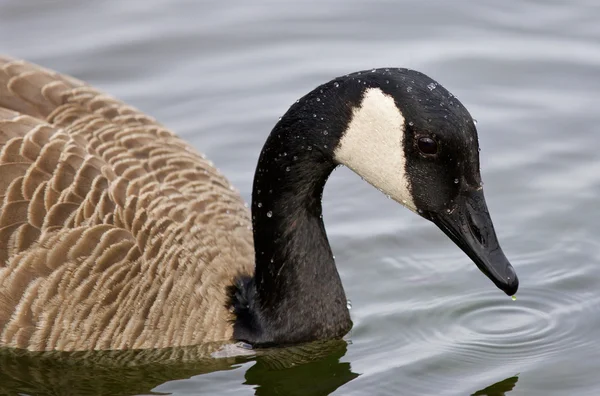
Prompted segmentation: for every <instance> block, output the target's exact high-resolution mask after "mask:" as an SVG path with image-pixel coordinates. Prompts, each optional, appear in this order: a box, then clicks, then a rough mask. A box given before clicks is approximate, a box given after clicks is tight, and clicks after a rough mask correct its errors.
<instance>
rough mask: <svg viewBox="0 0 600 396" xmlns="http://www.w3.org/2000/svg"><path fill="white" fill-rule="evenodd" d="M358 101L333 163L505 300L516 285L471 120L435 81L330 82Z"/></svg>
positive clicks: (391, 77) (399, 74) (376, 75)
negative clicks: (435, 235)
mask: <svg viewBox="0 0 600 396" xmlns="http://www.w3.org/2000/svg"><path fill="white" fill-rule="evenodd" d="M333 85H334V87H336V88H337V89H338V90H340V89H341V90H344V89H345V90H347V91H348V93H346V94H342V96H345V95H350V96H356V95H359V98H360V99H359V100H358V101H357V103H358V104H357V105H356V106H354V108H353V109H352V114H351V117H350V119H349V123H348V124H347V127H346V128H345V130H344V131H342V133H341V135H340V136H339V140H338V143H337V145H336V146H335V149H334V150H333V157H334V159H335V161H336V162H337V163H339V164H343V165H345V166H347V167H348V168H350V169H352V170H353V171H354V172H356V173H357V174H359V175H360V176H361V177H362V178H363V179H365V180H366V181H367V182H369V183H370V184H372V185H373V186H374V187H376V188H377V189H379V190H380V191H382V192H383V193H384V194H386V195H387V196H389V197H390V198H392V199H394V200H395V201H397V202H399V203H400V204H402V205H404V206H405V207H407V208H408V209H410V210H412V211H413V212H415V213H416V214H418V215H419V216H421V217H424V218H425V219H427V220H430V221H432V222H433V223H434V224H435V225H437V226H438V227H439V228H440V229H441V230H442V231H443V232H444V233H445V234H446V235H447V236H448V237H449V238H450V239H451V240H452V241H453V242H454V243H455V244H456V245H457V246H458V247H460V248H461V249H462V250H463V251H464V252H465V253H466V254H467V255H468V256H469V257H470V258H471V260H472V261H473V262H474V263H475V264H476V265H477V267H478V268H479V269H480V270H481V271H482V272H483V273H484V274H485V275H486V276H487V277H488V278H489V279H490V280H492V282H494V284H495V285H496V286H497V287H498V288H500V289H501V290H503V291H504V292H505V293H507V294H508V295H513V294H515V293H516V291H517V289H518V285H519V281H518V278H517V275H516V273H515V270H514V269H513V267H512V265H511V264H510V263H509V261H508V260H507V258H506V257H505V255H504V253H503V252H502V249H501V247H500V245H499V243H498V239H497V237H496V233H495V231H494V225H493V223H492V219H491V217H490V214H489V212H488V209H487V205H486V202H485V198H484V194H483V183H482V181H481V175H480V169H479V143H478V138H477V128H476V125H475V122H474V120H473V119H472V117H471V115H470V114H469V112H468V111H467V109H466V108H465V107H464V106H463V105H462V104H461V102H460V101H459V100H458V99H457V98H456V97H455V96H453V95H452V94H451V93H450V92H448V91H447V90H446V89H445V88H443V87H442V86H441V85H440V84H438V83H437V82H436V81H434V80H432V79H431V78H429V77H427V76H426V75H424V74H422V73H419V72H417V71H413V70H408V69H395V70H390V69H380V70H374V71H371V72H366V73H365V72H362V73H357V74H354V75H349V76H347V77H346V78H344V79H342V80H340V81H336V82H334V83H333Z"/></svg>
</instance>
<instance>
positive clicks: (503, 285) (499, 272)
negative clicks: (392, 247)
mask: <svg viewBox="0 0 600 396" xmlns="http://www.w3.org/2000/svg"><path fill="white" fill-rule="evenodd" d="M455 204H456V205H455V206H454V207H453V209H451V211H450V213H447V212H444V213H428V215H429V217H430V219H431V221H433V222H434V223H435V224H436V225H437V226H438V227H439V228H440V229H441V230H442V231H444V233H445V234H446V235H448V237H450V239H452V241H454V243H456V244H457V245H458V246H459V247H460V248H461V249H462V250H463V251H464V252H465V253H466V254H467V255H468V256H469V257H470V258H471V260H473V262H474V263H475V264H476V265H477V267H478V268H479V269H480V270H481V271H482V272H483V273H484V274H485V275H486V276H487V277H488V278H490V279H491V280H492V282H494V284H495V285H496V286H497V287H498V288H499V289H500V290H502V291H504V292H505V293H506V294H508V295H509V296H512V295H514V294H515V293H516V292H517V289H518V288H519V279H518V278H517V274H516V272H515V270H514V268H513V267H512V265H511V264H510V263H509V262H508V259H507V258H506V256H504V253H503V252H502V248H500V244H499V243H498V238H497V237H496V232H495V231H494V224H493V223H492V219H491V217H490V214H489V212H488V209H487V205H486V203H485V199H484V197H483V190H482V189H479V190H471V191H469V192H464V193H462V194H461V195H460V196H459V197H458V199H457V201H456V202H455Z"/></svg>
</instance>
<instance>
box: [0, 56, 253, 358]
mask: <svg viewBox="0 0 600 396" xmlns="http://www.w3.org/2000/svg"><path fill="white" fill-rule="evenodd" d="M253 262H254V253H253V247H252V234H251V231H250V219H249V212H248V210H247V209H246V208H245V206H244V203H243V201H242V200H241V198H240V196H239V194H238V193H237V192H236V191H235V190H234V189H233V187H232V186H231V185H230V184H229V182H228V181H227V180H226V179H225V178H224V177H223V176H222V175H220V174H219V173H218V172H217V170H216V169H215V168H214V167H213V166H212V165H211V163H210V162H209V161H208V160H206V159H204V158H203V156H201V155H200V154H198V153H197V152H196V151H195V150H194V149H193V148H192V147H190V146H189V145H188V144H186V143H185V142H184V141H182V140H181V139H180V138H178V137H177V136H176V135H174V134H173V133H172V132H171V131H169V130H167V129H165V128H164V127H163V126H161V125H160V124H158V123H157V122H156V121H155V120H154V119H152V118H150V117H148V116H146V115H144V114H142V113H141V112H139V111H137V110H136V109H134V108H132V107H129V106H126V105H125V104H123V103H121V102H119V101H118V100H115V99H114V98H111V97H109V96H107V95H105V94H103V93H101V92H99V91H97V90H95V89H93V88H92V87H90V86H88V85H86V84H84V83H83V82H81V81H78V80H75V79H72V78H70V77H67V76H63V75H60V74H58V73H55V72H52V71H49V70H45V69H42V68H41V67H38V66H36V65H33V64H30V63H26V62H23V61H15V60H11V59H8V58H2V57H0V346H11V347H18V348H26V349H29V350H56V349H58V350H90V349H129V348H162V347H171V346H184V345H193V344H199V343H203V342H210V341H221V340H227V339H230V338H231V334H232V329H231V323H230V320H231V319H232V318H231V313H230V312H229V311H228V309H227V307H226V302H227V295H226V289H227V287H228V286H229V285H231V284H232V283H233V279H234V278H235V276H237V275H239V274H246V275H248V274H251V273H252V271H253Z"/></svg>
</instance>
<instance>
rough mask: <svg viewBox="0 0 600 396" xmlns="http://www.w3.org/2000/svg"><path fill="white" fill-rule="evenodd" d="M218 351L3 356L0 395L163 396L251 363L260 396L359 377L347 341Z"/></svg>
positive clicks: (323, 387) (312, 390)
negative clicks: (163, 389)
mask: <svg viewBox="0 0 600 396" xmlns="http://www.w3.org/2000/svg"><path fill="white" fill-rule="evenodd" d="M215 349H216V347H215V346H211V347H209V348H188V349H186V348H178V349H167V350H161V351H125V352H110V353H106V352H104V353H100V352H86V353H69V354H66V353H28V352H24V351H14V350H2V351H0V394H10V395H13V394H15V393H20V394H28V395H81V396H87V395H111V396H118V395H122V396H125V395H139V394H163V393H159V392H153V391H152V390H153V389H155V388H156V387H158V386H159V385H161V384H164V383H165V382H168V381H172V380H177V379H184V378H190V377H192V376H195V375H199V374H206V373H210V372H214V371H221V370H230V369H234V368H236V367H237V365H238V364H240V363H244V362H247V361H249V360H255V361H256V364H254V365H253V366H252V367H251V368H250V369H249V370H248V371H247V372H246V384H248V385H254V386H255V388H256V391H255V392H256V394H257V395H261V396H265V395H328V394H329V393H331V392H333V391H334V390H336V389H337V388H339V387H340V386H342V385H343V384H345V383H347V382H349V381H351V380H353V379H354V378H356V377H358V374H356V373H353V372H352V371H351V369H350V364H349V363H345V362H340V358H342V357H343V356H344V355H345V353H346V349H347V344H346V342H344V341H332V342H326V343H313V344H308V345H305V346H300V347H293V348H286V349H280V350H267V351H261V352H260V353H259V355H258V356H255V357H252V358H249V357H242V356H240V357H232V358H220V359H212V358H207V355H208V353H210V352H212V351H214V350H215ZM307 384H310V386H309V387H307ZM198 391H199V392H201V389H198Z"/></svg>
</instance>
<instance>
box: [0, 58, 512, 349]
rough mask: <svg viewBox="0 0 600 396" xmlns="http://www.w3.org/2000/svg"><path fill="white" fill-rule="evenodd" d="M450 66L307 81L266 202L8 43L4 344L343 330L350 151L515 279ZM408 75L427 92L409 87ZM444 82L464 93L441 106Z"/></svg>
mask: <svg viewBox="0 0 600 396" xmlns="http://www.w3.org/2000/svg"><path fill="white" fill-rule="evenodd" d="M407 79H408V82H407ZM386 81H387V82H386ZM434 83H435V82H433V80H431V79H429V78H428V77H426V76H424V75H422V74H420V73H417V72H413V71H410V70H406V69H398V70H397V71H396V70H394V71H392V72H390V71H389V70H387V69H386V70H383V69H380V70H377V71H376V72H372V73H370V74H369V73H365V75H364V77H362V76H361V74H360V73H358V74H355V75H351V76H345V77H340V78H338V79H336V80H332V81H331V82H329V83H327V84H324V85H323V86H321V87H319V88H317V89H316V90H314V91H313V92H311V93H310V94H308V95H307V96H305V97H304V98H302V99H301V100H300V101H298V102H297V103H296V104H295V105H293V106H292V107H291V108H290V110H289V111H288V113H286V115H285V116H284V117H283V118H282V120H280V122H279V123H278V124H277V125H276V126H275V128H274V130H273V132H272V133H271V135H270V136H269V138H268V140H267V143H266V144H265V147H264V148H263V151H262V153H261V157H260V159H259V163H258V166H257V172H256V176H255V180H254V191H253V201H252V216H251V215H250V211H249V210H248V208H247V207H246V206H245V205H244V202H243V200H242V199H241V197H240V196H239V194H238V193H237V192H236V190H235V189H234V188H233V187H232V186H231V185H230V183H229V182H228V181H227V180H226V179H225V178H224V177H223V176H222V175H221V174H220V173H219V172H218V171H217V170H216V169H215V168H214V167H213V166H212V164H211V162H210V161H208V160H207V159H205V158H204V157H203V156H202V155H201V154H200V153H198V152H197V151H196V150H195V149H194V148H192V147H191V146H190V145H188V144H187V143H185V142H184V141H183V140H181V139H180V138H178V137H177V136H176V135H175V134H174V133H172V132H171V131H169V130H168V129H166V128H165V127H163V126H162V125H160V124H159V123H158V122H156V121H155V120H154V119H152V118H150V117H148V116H147V115H145V114H142V113H141V112H139V111H138V110H136V109H134V108H132V107H130V106H127V105H125V104H124V103H122V102H120V101H118V100H116V99H114V98H112V97H110V96H107V95H105V94H104V93H102V92H99V91H97V90H95V89H94V88H92V87H90V86H89V85H86V84H85V83H83V82H81V81H78V80H76V79H73V78H71V77H68V76H64V75H61V74H59V73H56V72H53V71H50V70H46V69H43V68H41V67H39V66H36V65H33V64H31V63H27V62H25V61H20V60H12V59H9V58H2V57H0V346H5V347H14V348H23V349H29V350H37V351H42V350H65V351H74V350H108V349H148V348H165V347H177V346H186V345H197V344H202V343H207V342H215V341H218V342H222V341H225V342H226V341H231V340H242V341H246V342H249V343H251V344H253V345H255V346H268V345H283V344H293V343H298V342H304V341H311V340H316V339H327V338H339V337H342V336H343V335H344V334H345V333H347V332H348V330H349V329H350V327H351V321H350V317H349V314H348V310H347V308H346V298H345V294H344V291H343V288H342V285H341V281H340V278H339V275H338V273H337V270H336V267H335V263H334V261H333V257H332V254H331V249H330V247H329V244H328V242H327V237H326V234H325V229H324V226H323V223H322V221H321V203H320V199H321V193H322V190H323V186H324V184H325V181H326V180H327V177H328V176H329V174H330V172H331V171H332V170H333V168H335V166H337V165H340V164H344V165H346V166H349V167H350V168H351V169H353V170H354V171H355V172H357V173H359V174H360V175H361V176H363V177H364V178H365V180H367V181H368V182H369V183H371V184H373V185H374V186H375V187H377V188H379V189H380V190H382V191H383V192H384V193H386V194H388V195H390V196H391V197H392V198H393V199H395V200H397V201H398V202H400V203H401V204H403V205H404V206H406V207H408V208H409V209H411V210H413V211H415V212H416V213H418V214H420V215H421V216H423V217H425V218H427V219H429V220H432V221H434V222H435V223H436V224H437V225H438V226H440V228H441V229H442V230H443V231H444V232H446V234H448V235H449V237H450V238H451V239H452V240H454V241H455V242H456V243H457V245H459V247H461V248H462V249H463V250H465V252H466V253H467V254H468V255H469V256H470V257H471V258H472V259H473V260H474V261H475V263H476V264H477V265H478V266H479V267H480V268H481V269H482V271H483V272H484V273H485V274H486V275H487V276H488V277H490V279H492V280H493V281H494V283H496V285H497V286H498V287H500V288H501V289H503V290H504V291H505V292H507V293H509V294H512V293H514V292H515V291H516V288H517V285H518V281H517V278H516V275H515V274H514V271H513V270H512V267H511V266H510V264H509V263H508V261H507V260H506V258H505V257H504V255H503V253H502V251H501V250H500V248H499V246H498V244H497V240H496V236H495V233H494V230H493V226H492V225H491V220H489V214H488V213H487V209H486V207H485V201H484V200H483V195H482V193H481V187H480V178H479V162H478V152H477V151H478V150H477V148H478V146H477V136H476V131H475V127H474V125H473V122H472V120H471V118H470V116H469V115H468V112H467V111H466V109H464V107H463V106H462V105H461V104H460V102H458V100H457V99H455V98H453V97H452V96H451V95H450V96H448V95H449V93H447V91H445V90H444V89H443V88H442V87H441V86H438V85H437V83H435V84H436V86H435V87H434V89H431V87H432V86H431V85H430V84H434ZM403 84H412V85H410V86H411V87H413V89H414V93H413V94H411V95H408V94H396V93H395V92H400V90H402V92H406V87H405V86H404V85H403ZM394 86H395V87H394ZM394 90H395V91H394ZM436 90H437V92H436ZM409 91H410V90H409ZM417 94H418V95H420V97H416V96H415V95H417ZM403 95H404V96H403ZM435 95H442V96H435ZM440 100H441V101H442V102H444V101H446V102H447V103H448V105H447V106H446V108H445V109H444V110H443V111H440V112H439V113H436V112H433V111H432V109H433V105H432V104H431V103H433V101H437V102H438V103H439V102H440ZM430 101H431V103H429V102H430ZM450 102H452V104H450ZM428 103H429V104H428ZM436 106H438V104H437V103H436ZM444 116H445V117H444ZM410 123H412V125H410V127H409V126H408V125H409V124H410ZM413 127H414V128H413ZM436 128H437V129H436ZM432 133H433V135H432ZM435 134H437V136H436V135H435ZM473 138H474V139H475V141H473ZM439 139H441V140H442V141H441V142H440V141H439ZM444 139H446V140H444ZM413 140H414V142H415V143H414V144H413ZM432 142H433V143H432ZM436 144H437V145H440V147H439V152H437V151H436V152H433V149H434V148H435V149H436V150H437V147H433V146H432V145H434V146H435V145H436ZM444 144H445V146H443V145H444ZM417 178H418V181H417ZM454 180H456V182H454ZM452 216H455V217H452Z"/></svg>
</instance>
